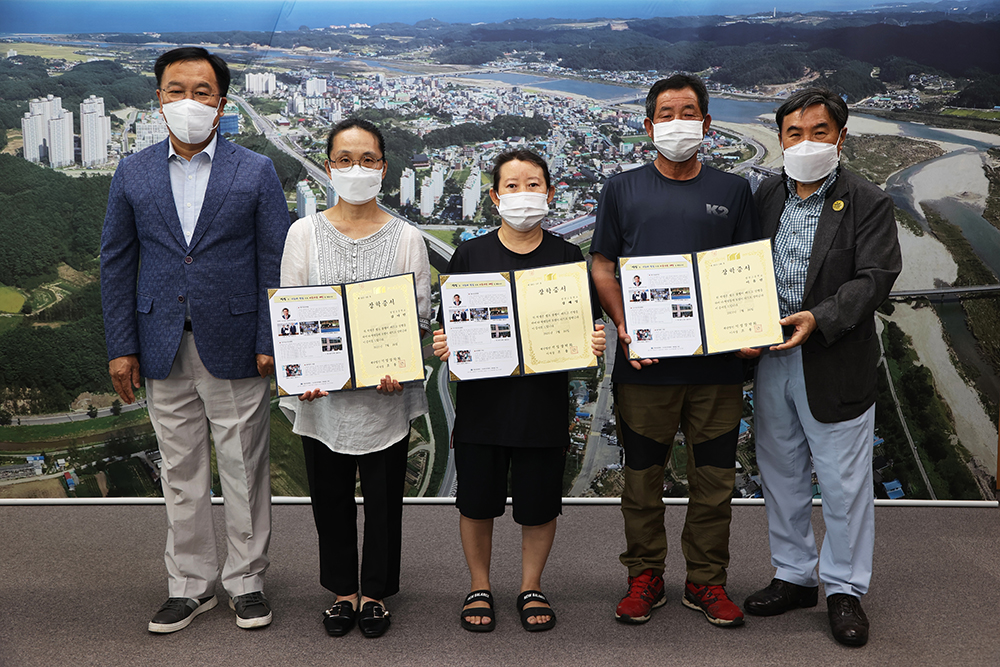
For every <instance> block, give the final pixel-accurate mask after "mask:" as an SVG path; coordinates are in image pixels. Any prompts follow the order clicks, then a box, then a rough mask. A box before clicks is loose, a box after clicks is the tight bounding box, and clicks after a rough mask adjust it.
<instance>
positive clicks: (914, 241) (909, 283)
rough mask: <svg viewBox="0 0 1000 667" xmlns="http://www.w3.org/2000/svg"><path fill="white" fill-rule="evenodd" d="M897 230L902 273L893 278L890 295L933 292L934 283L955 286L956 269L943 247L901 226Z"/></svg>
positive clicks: (953, 261) (929, 236)
mask: <svg viewBox="0 0 1000 667" xmlns="http://www.w3.org/2000/svg"><path fill="white" fill-rule="evenodd" d="M897 230H898V232H899V248H900V251H901V252H902V254H903V271H902V272H901V273H900V274H899V277H898V278H896V284H895V285H893V288H892V289H893V291H896V292H901V291H907V290H927V289H935V288H936V287H937V285H935V280H941V281H944V282H946V283H948V284H952V283H954V282H955V278H957V277H958V265H957V264H955V260H954V258H952V256H951V253H950V252H948V249H947V248H945V247H944V244H943V243H941V242H940V241H938V240H937V239H936V238H934V237H933V236H931V235H930V234H924V235H923V236H917V235H916V234H914V233H913V232H911V231H910V230H908V229H906V228H905V227H902V226H897Z"/></svg>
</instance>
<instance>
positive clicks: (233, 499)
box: [101, 47, 289, 633]
mask: <svg viewBox="0 0 1000 667" xmlns="http://www.w3.org/2000/svg"><path fill="white" fill-rule="evenodd" d="M154 72H155V74H156V80H157V91H156V95H157V98H158V99H159V101H160V110H161V113H163V114H164V117H165V119H166V122H167V126H168V128H169V130H170V137H169V139H167V140H165V141H163V142H161V143H159V144H156V145H155V146H151V147H149V148H147V149H145V150H143V151H141V152H139V153H137V154H135V155H131V156H129V157H127V158H125V159H124V160H122V161H121V163H120V164H119V165H118V169H117V170H116V171H115V176H114V179H113V180H112V182H111V191H110V193H109V196H108V210H107V214H106V216H105V219H104V230H103V233H102V235H101V298H102V305H103V309H104V331H105V338H106V342H107V347H108V359H109V360H110V361H109V370H110V373H111V378H112V382H113V383H114V386H115V390H116V391H117V392H118V395H119V396H121V398H122V400H123V401H125V402H126V403H131V402H132V401H133V400H134V399H135V397H134V393H133V389H134V388H138V387H139V378H140V375H141V376H145V378H146V396H147V399H148V406H149V418H150V421H151V422H152V423H153V429H154V430H155V431H156V438H157V442H158V444H159V449H160V454H161V458H162V468H161V485H162V488H163V496H164V499H165V500H166V506H167V546H166V551H165V553H164V559H165V561H166V566H167V574H168V589H169V599H168V600H167V602H166V603H164V605H163V606H162V607H161V608H160V610H159V611H158V612H157V613H156V615H155V616H153V619H152V620H151V621H150V623H149V631H150V632H161V633H162V632H175V631H177V630H180V629H181V628H184V627H186V626H187V625H188V624H190V623H191V620H192V619H193V618H194V617H195V616H197V615H198V614H201V613H203V612H205V611H208V610H209V609H211V608H212V607H214V606H215V605H216V604H217V602H218V600H217V598H216V597H215V587H216V584H217V582H218V579H219V563H218V557H217V555H216V548H215V529H214V522H213V520H212V498H211V483H212V470H211V465H210V443H209V432H211V435H212V438H213V440H214V442H215V453H216V459H217V461H218V471H219V479H220V482H221V485H222V493H223V496H224V498H225V512H226V538H227V547H228V556H227V558H226V561H225V565H224V567H223V568H222V585H223V587H224V588H225V589H226V592H227V593H228V595H229V598H230V606H231V607H232V608H233V609H235V611H236V624H237V625H238V626H239V627H241V628H254V627H262V626H266V625H268V624H269V623H270V622H271V610H270V606H269V605H268V602H267V599H266V598H265V597H264V595H263V586H264V581H263V577H264V571H265V570H266V569H267V565H268V559H267V546H268V542H269V540H270V535H271V487H270V465H269V460H270V457H269V448H268V445H269V436H270V427H269V425H270V400H269V399H270V396H269V394H270V381H269V379H268V376H269V375H270V374H271V373H272V372H273V369H274V360H273V357H272V355H273V350H272V346H271V333H270V324H269V318H268V314H267V295H266V292H265V288H267V287H276V286H277V285H278V284H279V282H280V275H279V274H280V264H281V250H282V247H283V246H284V242H285V235H286V233H287V232H288V227H289V216H288V209H287V207H286V205H285V196H284V193H283V192H282V189H281V184H280V182H279V181H278V177H277V175H276V174H275V172H274V166H273V165H272V164H271V161H270V160H269V159H267V158H266V157H263V156H261V155H258V154H257V153H254V152H252V151H249V150H247V149H245V148H242V147H240V146H237V145H236V144H232V143H230V142H228V141H226V140H225V139H224V138H223V137H221V136H219V134H218V132H217V131H216V128H217V126H218V123H219V118H220V117H221V116H222V113H223V109H224V108H225V104H226V94H227V92H228V89H229V68H228V67H227V66H226V63H225V62H224V61H223V60H222V59H221V58H219V57H218V56H216V55H211V54H209V53H208V52H207V51H205V50H204V49H201V48H196V47H186V48H180V49H174V50H172V51H168V52H167V53H164V54H163V55H161V56H160V57H159V58H158V59H157V61H156V64H155V66H154Z"/></svg>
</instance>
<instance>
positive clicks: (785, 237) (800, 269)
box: [772, 170, 837, 317]
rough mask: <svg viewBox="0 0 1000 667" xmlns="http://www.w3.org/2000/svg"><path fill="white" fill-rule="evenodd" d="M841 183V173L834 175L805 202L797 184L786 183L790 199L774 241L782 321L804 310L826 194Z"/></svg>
mask: <svg viewBox="0 0 1000 667" xmlns="http://www.w3.org/2000/svg"><path fill="white" fill-rule="evenodd" d="M836 182H837V170H834V171H833V173H831V174H830V175H829V176H828V177H827V179H826V181H825V182H824V183H823V185H822V186H821V187H820V189H819V190H817V191H816V192H814V193H812V194H811V195H809V196H808V197H806V198H805V199H802V198H801V197H799V195H798V193H797V192H796V191H795V181H793V180H792V179H790V178H786V179H785V185H786V186H787V188H788V197H787V198H786V199H785V208H784V210H782V211H781V222H780V223H779V225H778V232H777V234H776V235H775V237H774V250H773V252H772V255H773V257H774V275H775V277H776V278H777V282H778V306H779V308H780V310H781V316H782V317H788V316H789V315H791V314H792V313H797V312H799V311H800V310H802V298H803V296H804V292H805V287H806V273H807V272H808V271H809V257H810V255H812V245H813V239H814V238H815V236H816V225H818V224H819V215H820V213H821V212H822V211H823V201H824V200H825V199H826V193H827V192H828V191H829V190H830V188H832V187H833V184H834V183H836Z"/></svg>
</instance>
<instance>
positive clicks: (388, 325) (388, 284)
mask: <svg viewBox="0 0 1000 667" xmlns="http://www.w3.org/2000/svg"><path fill="white" fill-rule="evenodd" d="M344 298H345V301H346V303H347V315H348V319H349V321H350V324H351V326H350V330H349V332H348V335H349V336H350V342H351V352H352V356H353V358H354V380H355V385H356V387H357V388H362V387H376V386H378V384H379V383H380V382H381V381H382V378H384V377H385V376H386V375H389V376H391V377H392V378H393V379H394V380H397V381H398V382H411V381H414V380H423V379H424V360H423V351H422V349H421V345H420V324H419V322H418V319H417V292H416V286H415V283H414V278H413V274H412V273H405V274H402V275H399V276H390V277H388V278H378V279H376V280H366V281H363V282H359V283H348V284H347V285H344Z"/></svg>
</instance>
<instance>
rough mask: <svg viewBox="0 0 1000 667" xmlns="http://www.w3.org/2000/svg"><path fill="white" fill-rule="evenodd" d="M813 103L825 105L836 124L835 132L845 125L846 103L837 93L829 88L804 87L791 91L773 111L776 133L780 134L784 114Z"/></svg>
mask: <svg viewBox="0 0 1000 667" xmlns="http://www.w3.org/2000/svg"><path fill="white" fill-rule="evenodd" d="M814 104H822V105H823V106H825V107H826V110H827V112H828V113H829V114H830V118H832V119H833V122H834V123H836V124H837V132H840V131H841V130H843V129H844V126H845V125H847V113H848V112H847V103H846V102H844V100H843V98H842V97H840V95H837V94H836V93H835V92H833V91H832V90H830V89H829V88H806V89H804V90H800V91H798V92H797V93H793V94H792V96H791V97H789V98H788V99H787V100H785V103H784V104H782V105H781V106H780V107H778V110H777V111H775V112H774V122H776V123H777V124H778V134H781V124H782V123H783V122H784V121H785V116H787V115H788V114H790V113H792V112H794V111H798V110H799V109H805V108H807V107H811V106H813V105H814Z"/></svg>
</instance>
